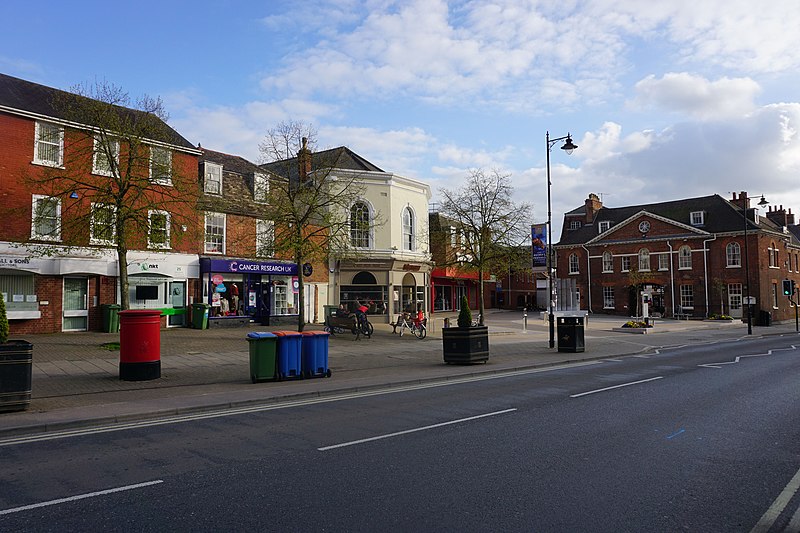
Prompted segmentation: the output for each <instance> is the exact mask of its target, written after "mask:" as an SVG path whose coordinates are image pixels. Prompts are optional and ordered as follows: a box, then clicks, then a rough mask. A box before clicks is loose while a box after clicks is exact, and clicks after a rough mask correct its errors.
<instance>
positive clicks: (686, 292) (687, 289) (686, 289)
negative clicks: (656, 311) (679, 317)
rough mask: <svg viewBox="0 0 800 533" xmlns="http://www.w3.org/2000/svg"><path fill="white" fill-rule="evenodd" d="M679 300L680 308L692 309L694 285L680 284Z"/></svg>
mask: <svg viewBox="0 0 800 533" xmlns="http://www.w3.org/2000/svg"><path fill="white" fill-rule="evenodd" d="M680 302H681V309H682V310H686V309H694V285H681V286H680ZM687 304H688V305H687Z"/></svg>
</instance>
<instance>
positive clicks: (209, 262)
mask: <svg viewBox="0 0 800 533" xmlns="http://www.w3.org/2000/svg"><path fill="white" fill-rule="evenodd" d="M200 267H201V269H202V270H204V271H206V272H233V273H241V274H272V275H278V276H295V275H297V265H296V264H295V263H275V262H261V261H247V260H242V259H206V260H203V261H201V265H200Z"/></svg>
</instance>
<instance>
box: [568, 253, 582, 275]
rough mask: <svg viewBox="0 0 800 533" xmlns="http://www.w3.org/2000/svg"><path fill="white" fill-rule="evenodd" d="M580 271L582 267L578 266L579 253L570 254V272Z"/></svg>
mask: <svg viewBox="0 0 800 533" xmlns="http://www.w3.org/2000/svg"><path fill="white" fill-rule="evenodd" d="M579 272H580V268H579V267H578V255H577V254H570V256H569V273H570V274H577V273H579Z"/></svg>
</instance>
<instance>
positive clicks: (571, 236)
mask: <svg viewBox="0 0 800 533" xmlns="http://www.w3.org/2000/svg"><path fill="white" fill-rule="evenodd" d="M751 209H752V207H751ZM642 211H646V212H648V213H651V214H653V215H658V216H661V217H664V218H667V219H670V220H673V221H675V222H678V223H680V224H683V225H685V226H690V225H691V221H690V213H692V212H695V211H703V212H704V213H705V216H704V224H703V225H702V226H697V229H699V230H701V231H704V232H707V233H710V234H714V233H725V232H732V231H741V230H742V229H743V227H744V223H743V221H742V210H741V208H740V207H738V206H737V205H735V204H733V203H731V202H729V201H728V200H726V199H724V198H723V197H721V196H720V195H718V194H714V195H711V196H700V197H697V198H686V199H683V200H673V201H668V202H659V203H651V204H642V205H634V206H627V207H605V206H603V207H601V208H600V209H599V210H598V211H597V213H595V215H594V220H593V221H592V223H591V224H586V222H585V220H586V218H585V216H586V208H585V206H582V207H578V208H576V209H573V210H572V211H569V212H568V213H566V214H565V215H564V227H563V229H562V231H561V240H560V241H559V242H558V245H567V246H570V245H578V244H585V243H587V242H589V241H590V240H592V239H594V238H595V237H597V236H598V235H599V231H598V223H599V222H601V221H609V222H611V229H612V230H613V228H614V226H616V225H618V224H620V223H622V222H624V221H625V220H627V219H629V218H630V217H632V216H634V215H636V214H638V213H641V212H642ZM575 218H580V220H581V222H582V224H583V225H582V226H581V227H580V228H578V229H574V230H570V229H568V228H569V220H571V219H575ZM748 224H749V225H748V229H749V230H754V229H756V224H755V223H754V222H753V221H752V220H751V219H750V218H749V217H748ZM758 227H759V228H760V229H763V230H770V231H776V232H781V231H782V228H780V227H778V226H777V225H776V224H774V223H773V222H772V221H770V220H768V219H767V218H766V217H761V216H759V222H758ZM683 233H685V234H687V235H696V233H691V232H690V231H689V230H688V229H687V230H685V231H683ZM681 234H682V233H681V230H680V228H678V227H676V235H675V236H679V235H681ZM610 238H611V239H612V240H613V236H611V237H610Z"/></svg>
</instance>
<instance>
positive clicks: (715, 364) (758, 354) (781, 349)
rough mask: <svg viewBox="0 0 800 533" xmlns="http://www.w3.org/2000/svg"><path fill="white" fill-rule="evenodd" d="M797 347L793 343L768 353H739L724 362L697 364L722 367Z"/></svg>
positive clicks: (706, 366)
mask: <svg viewBox="0 0 800 533" xmlns="http://www.w3.org/2000/svg"><path fill="white" fill-rule="evenodd" d="M796 349H797V347H796V346H795V345H794V344H792V345H791V346H790V347H789V348H775V349H774V350H767V352H766V353H754V354H749V355H737V356H736V358H735V359H734V360H733V361H725V362H724V363H706V364H704V365H697V366H701V367H704V368H722V365H735V364H737V363H739V362H741V360H742V359H746V358H748V357H767V356H769V355H772V354H773V353H775V352H785V351H787V350H796Z"/></svg>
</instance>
